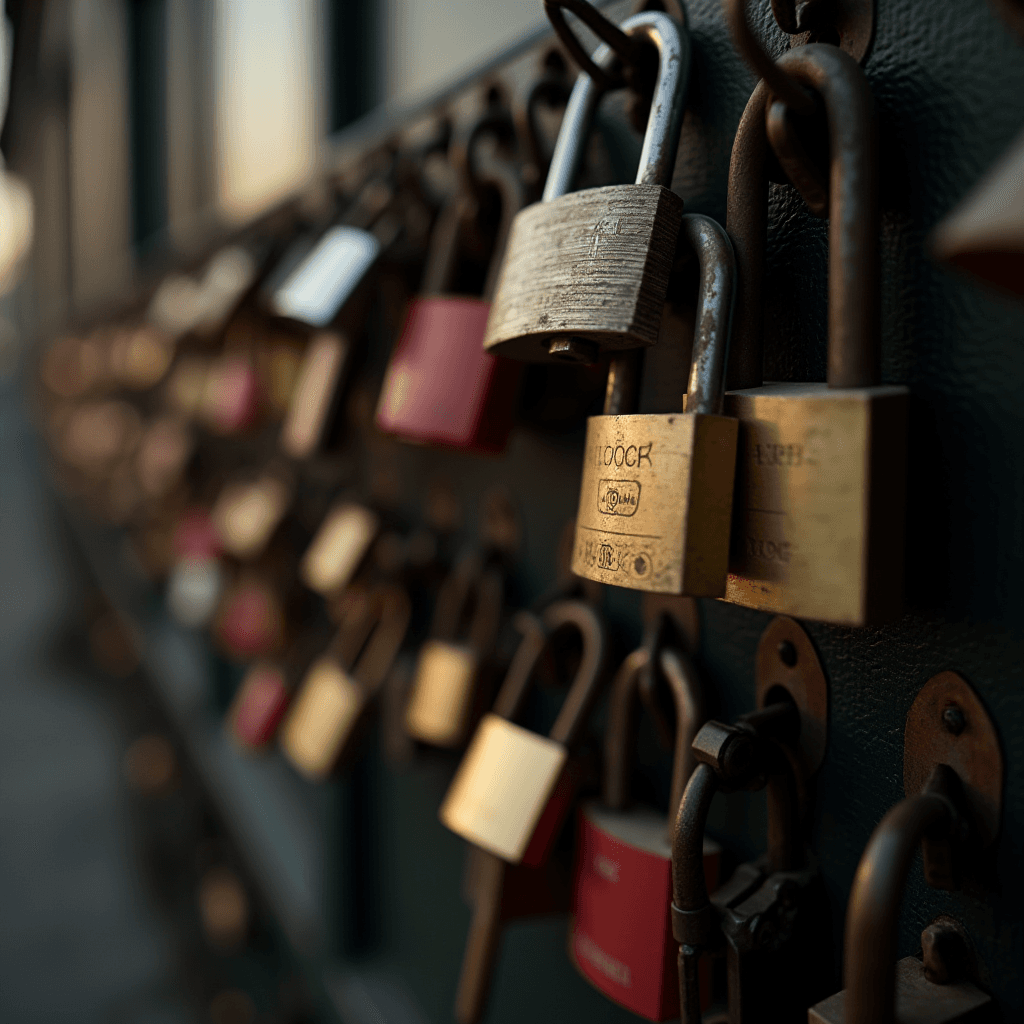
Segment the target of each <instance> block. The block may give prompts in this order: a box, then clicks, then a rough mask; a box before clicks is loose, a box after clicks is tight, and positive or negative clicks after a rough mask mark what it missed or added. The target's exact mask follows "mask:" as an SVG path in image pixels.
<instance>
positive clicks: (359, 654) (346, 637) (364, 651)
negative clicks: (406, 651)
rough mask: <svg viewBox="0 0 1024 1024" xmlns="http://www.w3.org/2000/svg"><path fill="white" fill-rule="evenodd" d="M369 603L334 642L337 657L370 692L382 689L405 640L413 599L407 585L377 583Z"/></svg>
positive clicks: (371, 592) (346, 624)
mask: <svg viewBox="0 0 1024 1024" xmlns="http://www.w3.org/2000/svg"><path fill="white" fill-rule="evenodd" d="M364 600H365V602H366V603H365V606H364V608H363V609H361V611H360V613H359V615H358V616H357V617H356V618H355V619H354V620H353V621H352V622H348V623H345V624H344V625H343V626H342V628H341V630H340V631H339V633H338V637H337V639H336V640H335V642H334V643H333V644H332V645H331V646H332V648H333V649H334V652H335V657H336V658H337V660H338V662H339V663H340V664H341V666H342V668H344V669H345V670H346V671H348V673H349V674H350V675H351V676H352V678H353V679H355V680H356V681H357V682H358V683H360V685H361V686H362V687H363V689H364V690H365V691H366V692H367V693H368V694H371V695H372V694H374V693H376V692H377V690H378V689H380V687H381V685H382V684H383V682H384V680H385V679H386V678H387V674H388V672H390V671H391V666H392V664H393V663H394V660H395V658H396V657H397V656H398V652H399V650H400V648H401V646H402V643H403V641H404V640H405V633H406V630H407V629H408V626H409V619H410V618H411V616H412V602H411V601H410V600H409V595H408V594H407V593H406V590H405V588H404V587H400V586H398V585H396V584H391V585H386V586H380V587H375V588H374V589H373V590H372V591H370V593H369V594H368V595H367V596H366V598H365V599H364Z"/></svg>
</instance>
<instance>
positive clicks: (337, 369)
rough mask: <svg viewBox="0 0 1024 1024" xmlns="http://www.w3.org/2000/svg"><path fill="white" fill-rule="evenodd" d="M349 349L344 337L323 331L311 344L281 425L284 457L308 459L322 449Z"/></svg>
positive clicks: (303, 359) (304, 357) (339, 389)
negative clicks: (321, 445) (319, 448)
mask: <svg viewBox="0 0 1024 1024" xmlns="http://www.w3.org/2000/svg"><path fill="white" fill-rule="evenodd" d="M349 350H350V346H349V343H348V339H347V338H345V336H344V335H342V334H339V333H336V332H328V331H322V332H321V333H320V334H317V335H316V336H315V337H314V338H313V339H312V341H310V343H309V347H308V348H307V349H306V352H305V354H304V356H303V358H302V364H301V366H300V368H299V374H298V379H297V380H296V382H295V386H294V388H293V389H292V393H291V396H290V398H289V401H288V411H287V413H286V415H285V419H284V423H282V424H281V435H280V441H279V443H280V445H281V449H282V450H283V451H284V452H285V454H287V455H290V456H291V457H292V458H294V459H305V458H308V457H309V456H310V455H312V454H313V453H314V452H315V451H316V450H317V448H318V447H319V446H320V444H321V443H322V441H323V439H324V435H325V434H326V433H327V429H328V425H329V423H330V420H331V418H332V416H333V414H334V412H335V406H336V405H337V403H338V396H339V394H340V392H341V390H342V389H341V383H342V376H343V374H344V371H345V364H346V362H347V360H348V356H349Z"/></svg>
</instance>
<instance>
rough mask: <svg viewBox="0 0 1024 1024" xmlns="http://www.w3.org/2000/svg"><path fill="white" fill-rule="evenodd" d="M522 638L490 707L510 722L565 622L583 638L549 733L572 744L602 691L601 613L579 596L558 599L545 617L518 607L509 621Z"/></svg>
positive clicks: (603, 633)
mask: <svg viewBox="0 0 1024 1024" xmlns="http://www.w3.org/2000/svg"><path fill="white" fill-rule="evenodd" d="M512 621H513V624H514V625H515V628H516V629H517V630H518V631H519V632H520V633H522V635H523V639H522V640H521V641H520V643H519V646H518V647H517V648H516V653H515V654H514V655H513V656H512V664H511V665H509V668H508V672H507V673H506V675H505V681H504V682H503V683H502V684H501V689H500V690H499V691H498V696H497V698H496V699H495V701H494V707H493V708H492V711H493V712H494V714H496V715H498V716H499V717H501V718H507V719H509V720H510V721H511V720H512V719H514V718H515V717H516V715H517V714H518V713H519V710H520V708H521V707H522V703H523V699H524V698H525V697H526V693H527V691H528V690H529V688H530V684H531V683H532V682H533V675H534V669H535V668H536V666H537V663H538V662H539V661H540V658H541V655H542V654H543V653H544V651H545V649H546V648H547V645H548V643H549V641H550V639H551V637H552V636H553V635H554V634H555V633H556V632H558V631H559V630H561V629H564V628H566V627H573V628H575V629H576V630H577V631H578V632H579V634H580V637H581V639H582V641H583V653H582V655H581V657H580V663H579V667H578V668H577V669H576V675H575V676H574V677H573V680H572V682H571V683H570V684H569V693H568V694H567V695H566V698H565V702H564V703H563V704H562V707H561V710H560V711H559V712H558V716H557V717H556V718H555V723H554V725H553V726H552V727H551V732H550V733H549V734H548V735H549V737H550V738H551V739H553V740H554V741H555V742H556V743H561V744H562V745H563V746H566V747H571V746H572V745H573V744H574V743H575V742H576V739H577V738H578V736H579V732H580V730H581V729H582V727H583V725H584V724H585V723H586V720H587V715H588V714H589V712H590V709H591V708H592V707H593V704H594V700H595V699H596V698H597V695H598V692H599V690H600V684H601V681H602V680H601V676H602V670H603V668H604V663H605V658H606V655H607V652H606V647H607V641H606V639H605V630H604V625H603V623H602V622H601V618H600V616H599V615H598V614H597V612H596V611H595V610H594V609H593V608H592V607H591V606H590V605H588V604H586V603H585V602H583V601H576V600H569V601H558V602H557V603H555V604H553V605H551V607H549V608H548V609H547V610H546V611H545V612H544V614H543V616H537V615H534V614H533V613H532V612H525V611H521V612H518V613H517V614H516V616H515V618H514V619H513V620H512Z"/></svg>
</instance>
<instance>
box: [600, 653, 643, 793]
mask: <svg viewBox="0 0 1024 1024" xmlns="http://www.w3.org/2000/svg"><path fill="white" fill-rule="evenodd" d="M650 661H651V654H650V651H648V650H647V648H646V647H638V648H637V649H636V650H635V651H632V652H630V654H628V655H627V656H626V659H625V661H623V663H622V665H621V666H620V667H619V671H618V672H617V673H616V675H615V679H614V680H613V681H612V689H611V694H610V695H609V697H608V726H607V728H606V729H605V734H604V775H603V777H602V780H601V802H602V803H603V804H604V805H605V806H606V807H609V808H611V809H612V810H613V811H621V810H625V808H626V807H627V806H628V805H629V773H630V767H631V765H632V763H633V753H634V751H635V749H636V717H637V716H636V712H637V685H638V683H639V680H640V673H641V672H643V671H644V669H645V668H647V666H648V665H649V664H650Z"/></svg>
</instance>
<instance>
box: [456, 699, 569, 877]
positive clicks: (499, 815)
mask: <svg viewBox="0 0 1024 1024" xmlns="http://www.w3.org/2000/svg"><path fill="white" fill-rule="evenodd" d="M573 789H574V778H573V772H572V770H571V766H570V764H569V752H568V750H566V748H565V747H563V746H562V745H561V744H560V743H556V742H555V741H554V740H550V739H548V738H547V737H545V736H538V735H537V734H536V733H533V732H530V731H529V730H528V729H523V728H522V727H521V726H518V725H515V724H514V723H512V722H509V721H508V720H507V719H504V718H501V717H500V716H498V715H494V714H488V715H485V716H484V718H483V720H482V721H481V722H480V725H479V726H478V727H477V730H476V732H475V733H474V734H473V739H472V741H471V742H470V745H469V748H468V749H467V750H466V753H465V756H464V757H463V759H462V763H461V764H460V765H459V769H458V771H457V772H456V774H455V778H454V779H453V780H452V784H451V786H450V787H449V789H448V792H447V794H446V795H445V798H444V802H443V803H442V804H441V810H440V812H439V816H440V818H441V822H442V823H443V824H444V825H445V826H446V827H447V828H450V829H451V830H452V831H453V832H455V833H456V834H457V835H460V836H462V837H463V839H467V840H468V841H469V842H471V843H474V844H475V845H477V846H479V847H482V848H483V849H485V850H489V851H490V852H491V853H493V854H496V855H497V856H499V857H501V858H502V859H503V860H506V861H508V862H509V863H510V864H519V863H522V864H527V865H530V866H535V865H539V864H542V863H544V861H545V860H546V859H547V857H548V855H549V854H550V852H551V848H552V846H553V845H554V841H555V839H556V838H557V835H558V830H559V826H560V825H561V824H562V821H563V820H564V818H565V814H566V812H567V811H568V810H569V805H570V803H571V802H572V795H573Z"/></svg>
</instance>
